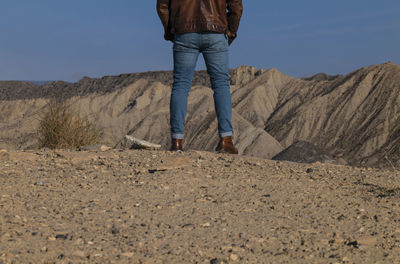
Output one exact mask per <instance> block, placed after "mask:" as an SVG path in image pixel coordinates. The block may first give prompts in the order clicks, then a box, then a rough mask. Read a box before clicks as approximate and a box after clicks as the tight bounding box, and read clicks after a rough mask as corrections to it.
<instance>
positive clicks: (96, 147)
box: [79, 144, 111, 152]
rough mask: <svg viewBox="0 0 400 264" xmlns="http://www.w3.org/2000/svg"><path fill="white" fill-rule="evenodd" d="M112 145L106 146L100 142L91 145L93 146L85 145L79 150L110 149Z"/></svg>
mask: <svg viewBox="0 0 400 264" xmlns="http://www.w3.org/2000/svg"><path fill="white" fill-rule="evenodd" d="M110 149H111V147H109V146H106V145H104V144H98V145H91V146H83V147H80V148H79V150H86V151H102V152H104V151H109V150H110Z"/></svg>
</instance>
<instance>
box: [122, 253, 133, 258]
mask: <svg viewBox="0 0 400 264" xmlns="http://www.w3.org/2000/svg"><path fill="white" fill-rule="evenodd" d="M121 256H123V257H127V258H132V257H133V256H134V254H133V253H132V252H125V253H122V254H121Z"/></svg>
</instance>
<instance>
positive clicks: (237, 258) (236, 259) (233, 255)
mask: <svg viewBox="0 0 400 264" xmlns="http://www.w3.org/2000/svg"><path fill="white" fill-rule="evenodd" d="M230 258H231V260H232V261H238V260H239V256H238V255H236V254H231V256H230Z"/></svg>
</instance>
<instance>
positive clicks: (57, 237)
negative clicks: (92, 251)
mask: <svg viewBox="0 0 400 264" xmlns="http://www.w3.org/2000/svg"><path fill="white" fill-rule="evenodd" d="M67 238H68V235H67V234H58V235H56V239H62V240H66V239H67Z"/></svg>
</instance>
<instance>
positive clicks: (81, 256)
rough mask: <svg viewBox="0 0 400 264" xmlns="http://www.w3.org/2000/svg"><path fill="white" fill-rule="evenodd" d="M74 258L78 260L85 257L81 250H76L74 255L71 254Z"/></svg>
mask: <svg viewBox="0 0 400 264" xmlns="http://www.w3.org/2000/svg"><path fill="white" fill-rule="evenodd" d="M72 255H73V256H74V257H78V258H84V257H86V255H85V252H83V251H81V250H76V251H74V253H73V254H72Z"/></svg>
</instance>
